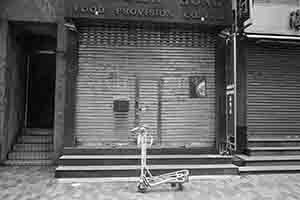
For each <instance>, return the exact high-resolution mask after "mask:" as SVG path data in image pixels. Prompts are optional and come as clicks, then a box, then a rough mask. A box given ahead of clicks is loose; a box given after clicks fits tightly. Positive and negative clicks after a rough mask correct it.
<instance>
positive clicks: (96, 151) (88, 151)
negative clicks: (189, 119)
mask: <svg viewBox="0 0 300 200" xmlns="http://www.w3.org/2000/svg"><path fill="white" fill-rule="evenodd" d="M216 153H217V152H216V150H215V149H209V148H203V147H189V148H185V147H163V146H152V147H151V148H149V149H148V150H147V154H149V155H151V154H152V155H176V154H177V155H178V154H183V155H191V154H193V155H195V154H196V155H199V154H216ZM139 154H140V149H139V148H138V147H137V146H132V147H128V146H126V147H116V148H112V147H67V148H64V150H63V155H139Z"/></svg>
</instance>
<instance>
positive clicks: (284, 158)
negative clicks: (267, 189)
mask: <svg viewBox="0 0 300 200" xmlns="http://www.w3.org/2000/svg"><path fill="white" fill-rule="evenodd" d="M234 163H235V164H236V165H238V166H240V167H239V171H240V174H258V173H264V174H265V173H295V172H300V135H299V136H298V135H294V136H288V137H283V136H277V137H275V136H269V137H261V136H260V137H251V138H249V139H248V149H247V150H246V153H245V154H244V155H236V156H235V158H234Z"/></svg>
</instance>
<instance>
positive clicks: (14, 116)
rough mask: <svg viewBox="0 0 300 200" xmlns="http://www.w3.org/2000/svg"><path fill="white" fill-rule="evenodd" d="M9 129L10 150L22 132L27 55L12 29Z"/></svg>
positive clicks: (8, 81)
mask: <svg viewBox="0 0 300 200" xmlns="http://www.w3.org/2000/svg"><path fill="white" fill-rule="evenodd" d="M7 63H8V69H9V70H8V73H7V86H8V88H7V91H8V104H7V109H8V110H7V112H8V121H7V123H8V126H7V127H8V129H7V144H8V145H7V150H10V149H11V147H12V145H13V144H14V142H15V139H16V136H17V135H18V134H20V133H21V131H22V127H23V122H24V99H25V97H24V94H25V92H24V91H25V88H24V85H25V84H24V83H25V76H24V75H25V56H24V54H23V51H22V49H21V46H20V45H19V44H18V43H17V41H16V37H15V33H14V31H13V30H12V29H9V32H8V56H7Z"/></svg>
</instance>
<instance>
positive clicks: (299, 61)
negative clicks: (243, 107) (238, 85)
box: [247, 43, 300, 138]
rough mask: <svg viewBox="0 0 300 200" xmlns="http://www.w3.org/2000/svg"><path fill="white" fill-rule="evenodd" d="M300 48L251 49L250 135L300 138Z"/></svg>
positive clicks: (253, 47)
mask: <svg viewBox="0 0 300 200" xmlns="http://www.w3.org/2000/svg"><path fill="white" fill-rule="evenodd" d="M299 55H300V48H299V46H295V45H291V44H285V45H282V44H281V45H280V44H279V43H276V44H272V43H267V44H266V43H262V44H259V45H258V44H252V45H249V47H248V61H247V62H248V102H247V104H248V106H247V112H248V115H247V116H248V122H247V123H248V136H249V137H259V138H263V137H272V138H274V137H275V138H276V137H277V138H298V136H299V133H300V57H299Z"/></svg>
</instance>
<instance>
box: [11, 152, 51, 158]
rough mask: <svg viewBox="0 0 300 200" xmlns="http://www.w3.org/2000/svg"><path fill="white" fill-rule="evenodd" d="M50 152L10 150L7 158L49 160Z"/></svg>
mask: <svg viewBox="0 0 300 200" xmlns="http://www.w3.org/2000/svg"><path fill="white" fill-rule="evenodd" d="M50 159H52V152H11V153H9V154H8V160H50Z"/></svg>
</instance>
